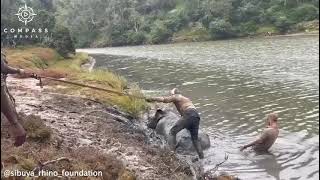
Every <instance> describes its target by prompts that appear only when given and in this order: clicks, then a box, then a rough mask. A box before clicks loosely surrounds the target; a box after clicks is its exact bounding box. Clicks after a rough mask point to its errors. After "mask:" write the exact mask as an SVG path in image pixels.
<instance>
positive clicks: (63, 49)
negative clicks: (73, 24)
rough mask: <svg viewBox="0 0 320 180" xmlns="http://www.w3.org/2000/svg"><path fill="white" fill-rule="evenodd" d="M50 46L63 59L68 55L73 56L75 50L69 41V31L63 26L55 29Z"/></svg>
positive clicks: (70, 40)
mask: <svg viewBox="0 0 320 180" xmlns="http://www.w3.org/2000/svg"><path fill="white" fill-rule="evenodd" d="M50 45H51V47H53V48H54V49H56V50H57V51H58V53H59V54H60V55H62V56H63V57H67V56H68V54H69V53H71V54H75V48H74V45H73V41H72V39H71V35H70V31H69V29H68V28H66V27H64V26H56V27H55V29H54V31H53V38H52V42H51V43H50Z"/></svg>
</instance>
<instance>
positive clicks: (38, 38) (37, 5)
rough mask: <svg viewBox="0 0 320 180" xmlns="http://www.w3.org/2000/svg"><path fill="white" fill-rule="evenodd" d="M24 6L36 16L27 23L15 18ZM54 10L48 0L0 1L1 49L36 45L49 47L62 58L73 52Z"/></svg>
mask: <svg viewBox="0 0 320 180" xmlns="http://www.w3.org/2000/svg"><path fill="white" fill-rule="evenodd" d="M25 4H26V5H27V6H28V7H31V8H32V9H33V10H34V13H35V14H36V16H35V17H34V19H33V20H32V21H31V22H28V23H27V24H24V23H23V22H20V21H19V19H18V17H17V15H16V14H17V12H18V10H19V8H21V7H24V5H25ZM56 7H57V6H56V5H55V3H54V1H52V0H14V1H12V0H1V47H5V46H19V45H32V44H37V45H41V46H50V47H53V48H55V49H57V51H58V52H59V53H60V54H61V55H63V56H67V55H68V54H69V53H74V52H75V48H74V43H73V41H72V39H71V38H72V37H71V34H70V31H69V29H68V28H67V27H63V26H62V25H60V24H57V21H56V14H55V13H56ZM10 31H11V32H14V33H11V32H10Z"/></svg>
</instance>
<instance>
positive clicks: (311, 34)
mask: <svg viewBox="0 0 320 180" xmlns="http://www.w3.org/2000/svg"><path fill="white" fill-rule="evenodd" d="M319 35H320V34H319V31H316V32H310V33H304V32H302V33H288V34H283V35H281V34H275V35H271V36H266V35H253V36H245V37H236V38H228V39H220V40H208V41H181V42H168V43H161V44H140V45H134V46H129V45H127V46H106V47H86V48H77V49H76V52H85V53H86V51H83V50H85V49H105V48H125V47H144V46H162V45H174V44H185V43H208V42H215V41H230V40H237V39H270V38H277V37H279V38H281V37H308V36H311V37H312V36H314V37H319ZM94 54H96V53H94ZM98 54H99V53H98Z"/></svg>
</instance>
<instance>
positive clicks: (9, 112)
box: [1, 51, 28, 146]
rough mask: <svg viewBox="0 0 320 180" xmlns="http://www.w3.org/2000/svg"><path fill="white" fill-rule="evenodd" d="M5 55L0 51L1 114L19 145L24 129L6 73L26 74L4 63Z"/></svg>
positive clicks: (16, 143) (24, 136) (22, 139)
mask: <svg viewBox="0 0 320 180" xmlns="http://www.w3.org/2000/svg"><path fill="white" fill-rule="evenodd" d="M5 59H6V56H5V54H4V53H3V52H2V51H1V114H3V115H4V116H5V117H6V119H7V120H8V121H9V123H10V125H11V127H12V128H11V132H12V134H13V135H14V136H15V143H14V145H15V146H21V145H22V144H23V143H24V142H25V140H26V131H25V130H24V128H23V127H22V125H21V124H20V123H19V121H18V114H17V111H16V108H15V106H14V103H13V101H12V99H11V98H10V96H9V94H8V89H7V87H6V75H7V74H23V75H28V73H26V72H25V71H24V70H22V69H15V68H13V67H10V66H8V65H7V63H6V60H5Z"/></svg>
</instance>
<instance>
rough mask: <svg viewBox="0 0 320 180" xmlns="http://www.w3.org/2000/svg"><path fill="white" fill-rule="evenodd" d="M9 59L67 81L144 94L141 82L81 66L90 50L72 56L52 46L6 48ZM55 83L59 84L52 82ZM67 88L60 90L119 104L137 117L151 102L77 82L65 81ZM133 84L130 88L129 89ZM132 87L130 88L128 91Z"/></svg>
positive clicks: (16, 64) (44, 74) (86, 59)
mask: <svg viewBox="0 0 320 180" xmlns="http://www.w3.org/2000/svg"><path fill="white" fill-rule="evenodd" d="M6 52H7V57H8V58H7V60H8V62H9V64H10V65H12V66H15V67H19V68H26V69H28V70H30V71H33V72H35V73H37V74H39V75H42V76H49V77H54V78H66V79H67V80H70V81H74V82H78V83H83V84H87V85H90V86H96V87H101V88H105V89H110V90H113V91H118V92H125V91H128V93H131V94H135V95H139V96H142V93H141V91H140V88H139V87H138V86H137V85H130V84H129V83H128V82H127V80H126V79H125V78H124V77H122V76H120V75H118V74H116V73H113V72H111V71H108V70H102V69H98V70H94V71H92V72H88V71H86V70H84V69H82V68H81V65H83V64H84V63H86V62H87V61H88V59H89V57H88V55H87V54H86V53H77V54H76V55H74V56H73V57H70V58H68V59H64V58H62V57H61V56H60V55H59V54H58V53H57V52H56V51H55V50H53V49H50V48H38V47H25V48H17V49H6ZM50 84H51V85H52V86H54V85H57V83H50ZM61 85H63V86H65V87H66V88H65V89H57V91H59V92H60V93H66V94H72V95H75V94H77V95H80V96H86V97H88V98H93V99H96V100H99V101H101V102H104V103H105V104H108V105H116V106H118V107H119V108H120V109H121V110H123V111H125V112H127V113H130V114H131V115H132V116H134V117H138V115H139V114H140V113H141V112H143V111H144V110H145V109H146V107H147V103H146V102H145V101H144V100H141V99H136V98H130V97H127V96H119V95H117V94H113V93H107V92H103V91H97V90H93V89H89V88H82V87H77V86H73V85H67V84H61ZM129 87H130V88H129ZM128 88H129V90H128Z"/></svg>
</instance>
